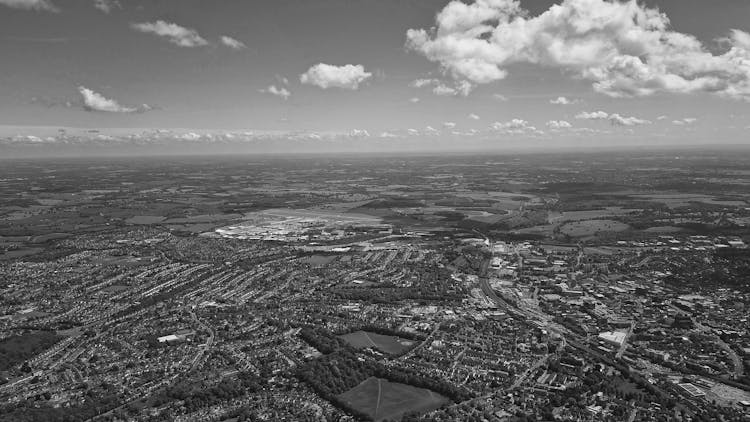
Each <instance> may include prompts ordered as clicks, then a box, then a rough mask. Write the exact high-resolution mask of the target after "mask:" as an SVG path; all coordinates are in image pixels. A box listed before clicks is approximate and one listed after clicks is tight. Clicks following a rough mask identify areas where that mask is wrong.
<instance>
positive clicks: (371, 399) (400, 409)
mask: <svg viewBox="0 0 750 422" xmlns="http://www.w3.org/2000/svg"><path fill="white" fill-rule="evenodd" d="M339 398H340V399H342V400H343V401H344V402H345V403H346V404H347V405H348V406H350V407H351V408H353V409H356V410H359V411H360V412H363V413H366V414H368V415H369V416H370V417H371V418H372V419H373V420H375V421H382V420H386V419H387V420H398V419H399V418H401V416H403V414H404V413H407V412H428V411H431V410H434V409H437V408H439V407H440V406H442V405H443V404H445V403H447V402H448V401H449V400H448V398H447V397H444V396H442V395H440V394H437V393H434V392H432V391H430V390H426V389H424V388H417V387H412V386H410V385H406V384H400V383H397V382H389V381H387V380H384V379H381V378H375V377H370V378H368V379H366V380H364V381H362V382H361V383H360V384H359V385H357V386H356V387H354V388H352V389H351V390H349V391H347V392H346V393H343V394H341V395H339Z"/></svg>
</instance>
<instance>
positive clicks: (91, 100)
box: [78, 86, 153, 113]
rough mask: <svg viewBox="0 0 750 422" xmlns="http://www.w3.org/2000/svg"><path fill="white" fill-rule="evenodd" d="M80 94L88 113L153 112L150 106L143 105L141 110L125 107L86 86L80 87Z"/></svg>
mask: <svg viewBox="0 0 750 422" xmlns="http://www.w3.org/2000/svg"><path fill="white" fill-rule="evenodd" d="M78 92H80V93H81V96H83V108H84V109H86V110H88V111H102V112H107V113H138V112H145V111H149V110H152V109H153V108H152V107H151V106H149V105H148V104H143V105H142V106H141V107H140V108H137V107H125V106H122V105H120V104H119V103H118V102H117V101H115V100H111V99H108V98H105V97H104V96H103V95H102V94H99V93H98V92H94V91H93V90H90V89H88V88H86V87H85V86H79V87H78Z"/></svg>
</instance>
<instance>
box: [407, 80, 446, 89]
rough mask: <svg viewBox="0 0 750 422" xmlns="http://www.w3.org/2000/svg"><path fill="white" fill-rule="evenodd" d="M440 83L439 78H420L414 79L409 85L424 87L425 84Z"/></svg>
mask: <svg viewBox="0 0 750 422" xmlns="http://www.w3.org/2000/svg"><path fill="white" fill-rule="evenodd" d="M438 83H440V81H438V80H437V79H428V78H420V79H415V80H414V81H412V82H411V83H410V84H409V86H410V87H412V88H422V87H424V86H430V85H437V84H438Z"/></svg>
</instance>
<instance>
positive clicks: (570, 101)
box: [549, 97, 578, 105]
mask: <svg viewBox="0 0 750 422" xmlns="http://www.w3.org/2000/svg"><path fill="white" fill-rule="evenodd" d="M577 102H578V100H576V99H569V98H566V97H557V98H555V99H554V100H549V103H550V104H555V105H570V104H576V103H577Z"/></svg>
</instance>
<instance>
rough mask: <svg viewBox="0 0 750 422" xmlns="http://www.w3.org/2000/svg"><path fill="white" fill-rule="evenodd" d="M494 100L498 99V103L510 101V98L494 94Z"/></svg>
mask: <svg viewBox="0 0 750 422" xmlns="http://www.w3.org/2000/svg"><path fill="white" fill-rule="evenodd" d="M492 98H494V99H496V100H497V101H508V97H506V96H505V95H503V94H492Z"/></svg>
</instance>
